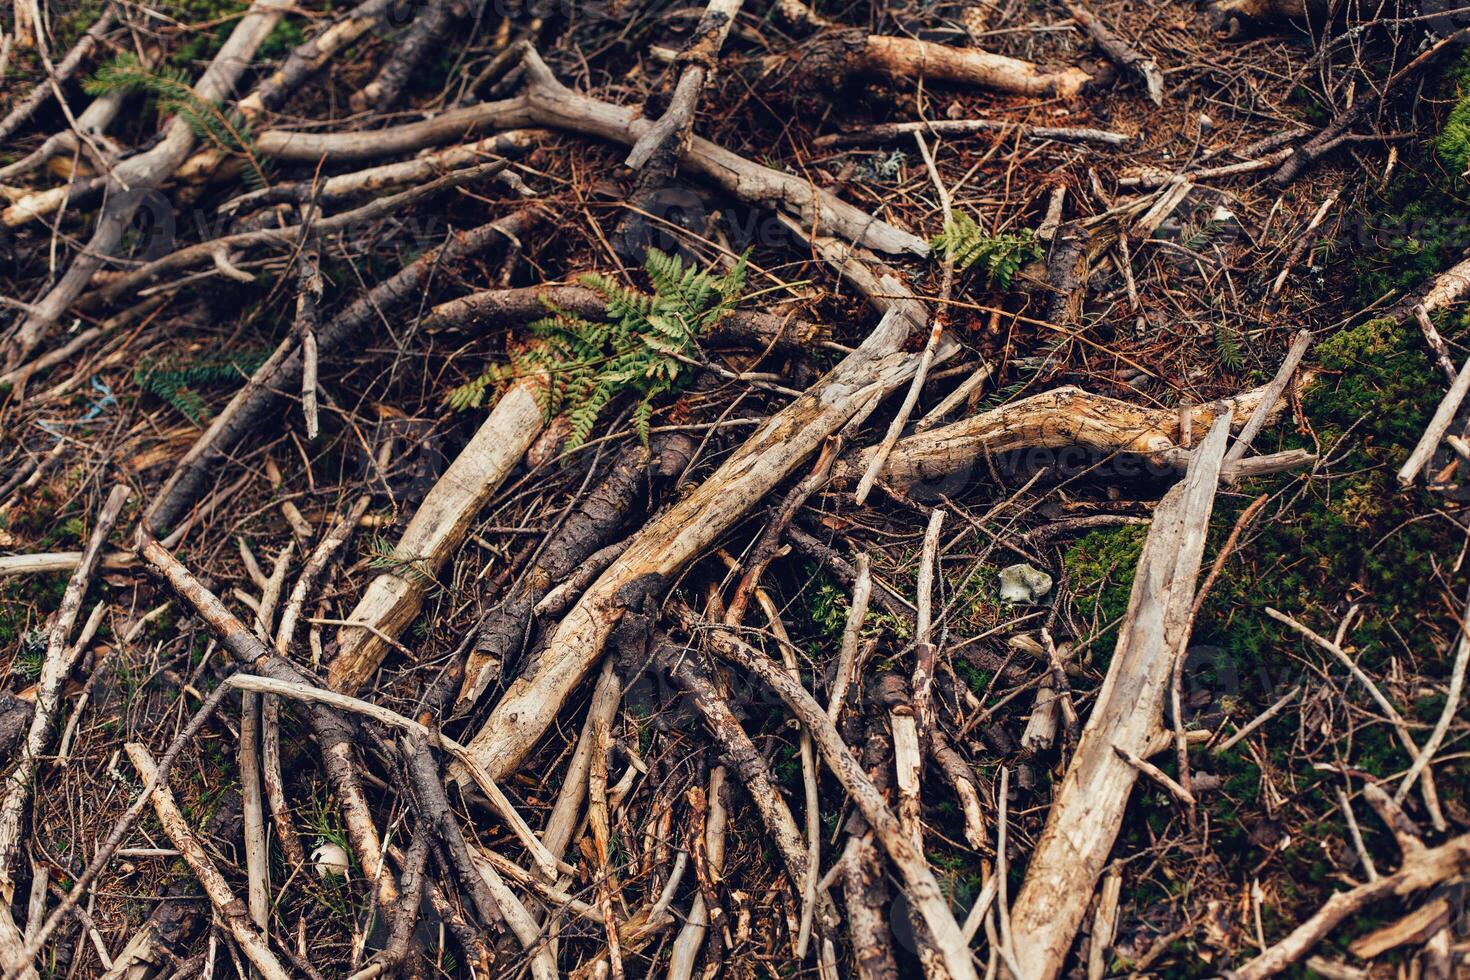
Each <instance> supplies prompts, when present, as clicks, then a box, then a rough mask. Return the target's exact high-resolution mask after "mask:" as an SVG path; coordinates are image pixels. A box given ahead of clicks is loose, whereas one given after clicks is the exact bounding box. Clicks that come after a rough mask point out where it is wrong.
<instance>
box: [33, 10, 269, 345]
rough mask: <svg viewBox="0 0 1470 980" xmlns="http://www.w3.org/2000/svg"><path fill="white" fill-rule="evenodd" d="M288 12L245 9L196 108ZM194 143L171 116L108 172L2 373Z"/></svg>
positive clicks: (222, 93)
mask: <svg viewBox="0 0 1470 980" xmlns="http://www.w3.org/2000/svg"><path fill="white" fill-rule="evenodd" d="M288 6H289V3H288V0H255V2H254V3H252V4H251V6H250V9H249V10H247V11H246V12H245V15H244V16H243V17H241V18H240V20H239V21H238V22H237V23H236V25H235V28H234V30H233V31H231V32H230V36H229V38H227V39H226V40H225V43H224V44H223V45H222V46H221V47H220V49H219V52H218V53H217V54H216V55H215V57H214V60H213V61H212V62H210V65H209V68H207V69H206V70H205V72H204V74H203V75H201V76H200V78H199V81H198V82H197V83H196V84H195V85H194V88H193V92H194V95H195V96H197V97H198V99H199V100H200V101H201V102H204V103H206V104H214V103H218V102H220V101H222V100H224V99H225V98H226V97H228V96H229V94H230V92H231V90H233V89H234V87H235V83H236V82H237V81H239V79H240V76H241V75H243V74H244V73H245V70H246V69H247V68H248V67H249V66H250V62H251V60H252V59H253V58H254V56H255V51H256V49H257V48H258V47H259V46H260V45H261V43H262V42H263V41H265V39H266V36H267V35H269V34H270V32H271V31H272V30H274V29H275V26H276V24H277V23H278V22H279V21H280V19H281V16H282V14H284V13H285V11H286V9H287V8H288ZM194 143H195V133H194V129H193V127H192V126H191V125H190V124H189V122H188V121H187V120H186V119H184V118H182V117H179V116H176V117H174V119H173V121H172V122H170V123H169V126H168V129H167V130H166V131H165V133H164V136H163V139H162V140H161V141H160V142H159V143H158V145H156V146H155V147H153V148H152V149H151V150H148V151H147V152H146V153H140V154H138V155H137V156H135V157H129V158H128V159H126V160H124V161H122V162H121V163H119V164H117V166H116V167H114V168H113V170H112V172H111V174H110V175H109V176H108V194H107V199H106V203H105V204H104V205H103V208H102V213H101V214H100V215H98V217H97V228H96V231H95V232H94V233H93V235H92V239H91V241H90V242H89V243H88V244H87V247H86V248H85V249H83V250H81V251H79V252H78V253H77V255H76V256H75V258H73V260H72V263H71V266H70V267H69V268H68V269H67V271H66V274H65V275H63V276H62V277H61V280H60V281H59V282H58V283H57V284H56V285H55V286H53V287H52V289H51V291H50V292H48V293H47V294H46V296H45V298H44V299H42V300H41V302H40V303H38V304H37V307H38V309H37V311H36V312H35V313H33V314H31V315H30V316H28V317H26V319H25V320H24V321H23V322H22V323H21V325H20V327H19V329H18V330H17V331H16V333H15V335H14V336H13V337H11V338H10V340H9V342H8V343H7V344H6V347H5V364H4V366H5V369H6V370H10V369H12V368H14V367H16V366H17V365H18V364H20V363H22V362H23V361H25V360H27V359H28V358H29V357H30V355H31V353H32V352H33V351H34V350H35V349H36V347H37V346H38V345H39V344H40V343H41V341H42V340H44V339H45V337H46V335H47V333H48V332H49V331H50V330H51V327H52V326H53V325H54V324H55V323H56V321H57V320H58V319H60V317H61V315H62V314H63V313H65V312H66V311H67V309H68V308H69V307H70V306H71V304H72V302H73V301H75V300H76V298H77V297H78V296H80V295H81V293H82V290H84V289H86V288H87V284H88V283H90V282H91V281H92V276H93V274H94V273H95V272H97V270H98V269H100V268H101V267H102V265H103V263H104V261H105V260H106V259H108V258H109V257H111V256H112V255H113V254H114V253H115V252H116V251H117V249H118V247H119V246H120V245H121V244H122V240H123V234H124V233H125V232H126V231H127V229H128V227H129V225H131V223H132V220H133V216H134V215H135V214H136V213H137V211H138V208H140V207H141V206H142V205H143V203H144V202H145V200H147V199H148V193H149V192H150V191H155V190H157V189H158V188H159V187H160V186H162V184H163V183H164V182H165V181H166V180H168V178H169V177H171V176H172V175H173V173H174V171H175V170H177V169H178V167H179V165H180V164H181V163H183V162H184V159H185V158H186V157H187V156H188V155H189V151H190V150H191V149H193V147H194Z"/></svg>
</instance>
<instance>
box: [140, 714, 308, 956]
mask: <svg viewBox="0 0 1470 980" xmlns="http://www.w3.org/2000/svg"><path fill="white" fill-rule="evenodd" d="M127 752H128V758H129V759H130V760H132V763H133V768H135V769H137V770H138V775H139V776H140V777H142V779H143V782H144V783H150V782H152V781H153V778H154V775H155V773H156V771H157V767H156V765H155V764H154V762H153V756H151V755H149V753H148V749H147V748H145V747H144V746H143V745H142V744H141V743H138V742H129V743H128V744H127ZM153 812H154V813H156V814H157V815H158V822H159V823H160V824H162V826H163V832H164V833H165V834H167V835H168V839H169V840H171V841H173V842H174V846H175V847H177V848H178V849H179V853H180V854H181V855H182V856H183V858H184V861H185V862H187V863H188V865H189V867H190V869H191V870H193V872H194V877H196V878H198V879H199V884H200V885H202V886H203V888H204V893H205V894H206V895H208V896H209V901H210V904H212V905H213V906H214V911H215V914H216V915H217V916H218V917H219V919H220V921H222V922H223V923H224V924H225V928H227V929H228V930H229V931H230V935H231V936H232V937H234V939H235V942H237V943H239V945H240V951H241V952H242V953H244V954H245V958H246V959H248V960H249V961H250V963H251V965H252V966H254V967H255V968H256V969H257V970H259V971H260V974H261V976H263V977H265V978H266V980H291V974H290V973H288V972H287V971H286V969H285V967H283V966H281V962H280V960H278V959H276V954H275V953H272V952H271V949H270V946H269V944H268V943H267V942H266V940H265V938H264V937H262V936H261V934H260V933H259V932H257V931H256V929H255V927H254V926H253V925H251V923H250V912H249V910H248V909H246V907H245V903H244V902H242V901H240V899H238V898H236V897H235V893H234V892H233V891H231V890H230V884H229V882H227V881H226V880H225V876H224V875H222V874H220V871H219V868H217V867H215V864H214V861H213V860H212V859H211V858H210V857H209V854H208V853H207V852H206V851H205V850H204V845H203V844H201V843H199V838H198V837H196V836H194V831H193V830H192V829H190V827H189V824H188V821H186V820H185V819H184V815H183V813H182V812H180V810H179V805H178V804H177V803H175V802H174V795H173V792H172V791H170V790H169V788H168V786H167V784H163V785H159V786H158V787H157V788H155V789H154V790H153Z"/></svg>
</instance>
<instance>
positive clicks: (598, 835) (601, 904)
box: [587, 718, 623, 980]
mask: <svg viewBox="0 0 1470 980" xmlns="http://www.w3.org/2000/svg"><path fill="white" fill-rule="evenodd" d="M607 743H608V732H607V725H606V724H605V723H604V722H603V720H602V719H600V718H599V719H595V720H594V721H593V723H592V759H591V763H592V764H591V766H590V767H589V769H588V771H587V774H588V779H587V825H588V827H589V828H590V829H591V831H592V847H593V851H594V853H595V854H596V857H597V885H596V887H597V907H598V910H599V911H600V912H602V928H603V930H604V931H605V932H606V934H607V959H608V962H609V963H610V964H611V967H612V975H613V980H623V954H622V949H621V947H620V946H619V943H618V920H617V917H616V915H615V914H614V910H613V894H614V891H615V890H616V889H615V886H614V881H615V878H616V875H615V873H614V871H613V868H612V864H611V854H610V851H609V848H608V844H609V838H610V836H611V830H610V828H609V826H608V805H607Z"/></svg>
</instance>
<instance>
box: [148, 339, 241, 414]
mask: <svg viewBox="0 0 1470 980" xmlns="http://www.w3.org/2000/svg"><path fill="white" fill-rule="evenodd" d="M267 356H268V355H267V353H266V352H265V351H262V350H246V351H240V352H237V353H233V354H206V355H203V356H199V357H192V358H185V359H171V358H162V359H159V358H153V357H145V358H143V360H142V361H140V362H139V363H138V366H137V367H136V368H134V369H133V381H134V383H136V384H137V385H138V386H139V387H140V388H142V389H143V390H144V391H146V392H148V393H149V394H151V395H155V396H156V397H158V398H162V399H163V400H164V401H166V402H168V403H169V404H170V405H172V406H173V407H174V408H176V409H177V410H178V411H179V412H181V413H183V415H184V417H185V418H187V419H188V420H189V421H190V422H193V423H194V424H195V425H198V424H200V423H201V422H203V421H204V420H205V419H207V418H208V417H209V408H208V406H206V405H205V403H204V398H203V396H202V395H200V394H199V392H198V391H196V390H195V389H197V388H202V387H206V386H210V385H217V384H224V383H228V382H232V381H233V382H243V381H244V380H245V379H247V378H249V377H250V375H251V374H253V373H255V369H256V368H258V367H260V365H261V364H263V363H265V359H266V357H267Z"/></svg>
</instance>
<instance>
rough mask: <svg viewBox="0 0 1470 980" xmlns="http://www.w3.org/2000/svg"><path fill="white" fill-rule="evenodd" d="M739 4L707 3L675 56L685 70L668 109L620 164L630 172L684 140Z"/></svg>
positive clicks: (732, 1) (734, 0) (735, 0)
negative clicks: (691, 34)
mask: <svg viewBox="0 0 1470 980" xmlns="http://www.w3.org/2000/svg"><path fill="white" fill-rule="evenodd" d="M743 2H744V0H709V3H708V5H707V6H706V7H705V8H704V16H702V17H701V18H700V19H699V24H698V26H696V27H695V28H694V36H693V38H691V40H690V42H689V43H688V44H687V45H686V46H685V47H684V50H682V51H681V52H679V60H680V61H682V62H684V65H685V67H684V70H683V72H681V73H680V75H679V81H678V82H677V83H676V84H675V85H674V94H673V96H672V97H671V98H670V99H669V105H668V108H666V109H665V110H664V113H663V115H662V116H660V117H659V118H658V119H657V120H655V121H654V123H653V125H652V126H650V127H648V130H647V131H646V132H645V133H644V134H643V135H642V136H640V137H638V140H637V142H635V143H634V144H633V148H632V149H631V150H629V151H628V156H627V158H626V159H625V160H624V161H623V163H625V164H626V165H628V166H629V167H632V168H633V169H634V170H638V169H641V168H642V167H643V165H644V164H645V163H647V162H648V161H649V159H650V158H652V157H653V156H654V155H655V154H657V153H659V152H660V151H662V150H664V149H665V148H669V149H673V148H674V147H677V146H678V145H679V144H681V143H683V142H684V141H685V140H686V139H687V138H688V136H689V130H690V128H691V127H692V126H693V125H694V113H695V110H696V109H697V108H698V107H699V97H700V95H701V94H702V93H703V91H704V85H705V82H706V81H707V80H708V79H709V77H710V76H711V75H712V74H714V69H715V63H716V61H717V60H718V59H719V55H720V48H722V47H724V46H725V37H726V36H727V35H728V34H729V33H730V25H731V24H733V23H734V22H735V17H736V15H738V14H739V13H740V7H741V5H742V3H743ZM676 152H677V151H676Z"/></svg>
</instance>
